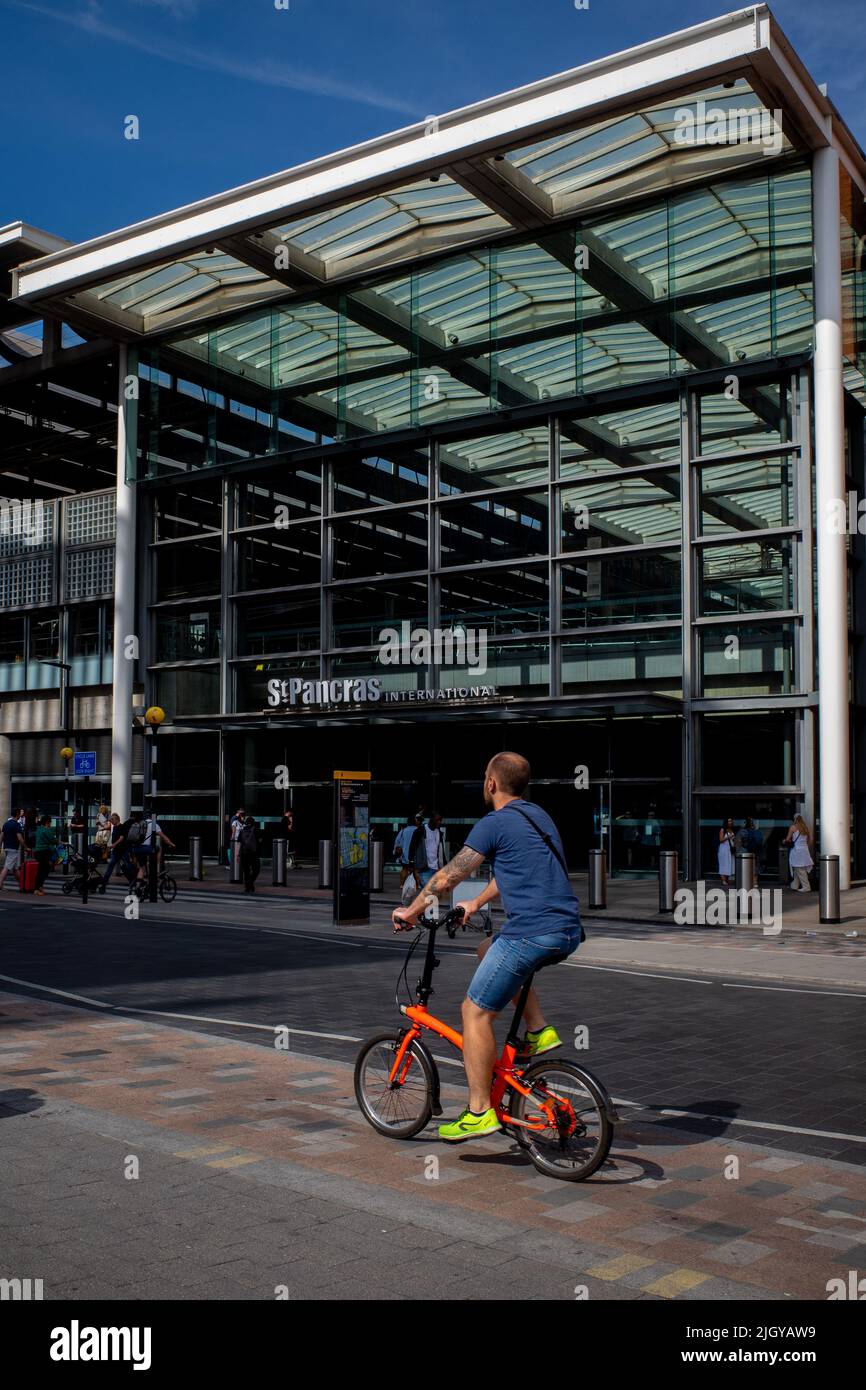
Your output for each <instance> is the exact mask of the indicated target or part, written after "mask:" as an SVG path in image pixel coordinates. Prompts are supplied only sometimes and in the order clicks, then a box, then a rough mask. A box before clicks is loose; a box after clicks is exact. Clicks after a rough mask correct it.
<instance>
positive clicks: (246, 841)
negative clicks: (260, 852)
mask: <svg viewBox="0 0 866 1390" xmlns="http://www.w3.org/2000/svg"><path fill="white" fill-rule="evenodd" d="M257 831H258V827H257V826H256V825H245V826H243V828H242V829H241V833H240V841H241V849H245V850H250V851H252V852H253V853H255V851H256V850H257V849H258V847H259V837H258V833H257Z"/></svg>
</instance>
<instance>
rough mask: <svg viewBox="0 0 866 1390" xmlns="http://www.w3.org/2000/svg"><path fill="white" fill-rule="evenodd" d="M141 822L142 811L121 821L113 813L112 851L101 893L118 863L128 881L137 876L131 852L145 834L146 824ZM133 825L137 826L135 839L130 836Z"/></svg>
mask: <svg viewBox="0 0 866 1390" xmlns="http://www.w3.org/2000/svg"><path fill="white" fill-rule="evenodd" d="M141 822H142V813H141V811H132V812H130V815H129V819H128V820H125V821H121V819H120V816H119V815H118V814H117V812H116V811H115V812H114V813H113V815H112V817H111V851H110V853H109V856H108V865H107V867H106V870H105V873H104V875H103V878H102V883H101V884H100V885H99V892H100V893H104V892H105V890H106V888H107V887H108V883H109V880H110V878H111V875H112V874H113V873H114V871H115V869H116V868H117V866H118V864H119V865H120V868H121V872H122V873H124V874H125V875H126V879H127V881H128V882H130V883H131V882H132V880H133V878H135V869H134V868H133V865H132V861H131V859H130V854H131V853H132V851H133V850H134V848H135V846H136V845H137V844H139V843H140V841H141V839H142V837H143V835H144V826H143V825H142V823H141ZM133 827H134V828H135V838H134V840H133V839H131V838H130V837H131V836H132V832H133Z"/></svg>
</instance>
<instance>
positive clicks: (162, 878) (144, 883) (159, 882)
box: [130, 868, 177, 903]
mask: <svg viewBox="0 0 866 1390" xmlns="http://www.w3.org/2000/svg"><path fill="white" fill-rule="evenodd" d="M156 888H157V892H158V893H159V896H160V897H161V898H162V901H163V902H164V903H173V902H174V900H175V898H176V897H177V879H175V878H172V876H171V874H170V873H169V872H168V870H167V869H165V868H161V869H160V870H159V872H158V874H157V878H156ZM130 892H132V893H134V894H135V896H136V897H137V898H138V900H139V902H142V903H143V902H146V901H147V898H148V894H149V893H150V884H149V882H148V880H147V878H135V879H133V881H132V883H131V884H130Z"/></svg>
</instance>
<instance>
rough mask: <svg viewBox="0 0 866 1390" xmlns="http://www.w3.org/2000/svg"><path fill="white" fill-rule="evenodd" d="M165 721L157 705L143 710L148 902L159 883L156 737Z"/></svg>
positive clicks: (153, 896) (153, 899)
mask: <svg viewBox="0 0 866 1390" xmlns="http://www.w3.org/2000/svg"><path fill="white" fill-rule="evenodd" d="M164 719H165V710H164V709H160V707H159V705H151V706H150V708H149V709H148V710H145V714H144V721H145V723H146V724H147V726H148V728H149V729H150V859H149V862H148V866H147V878H148V889H149V891H148V899H149V901H150V902H152V903H155V902H156V901H157V897H158V894H157V884H158V881H159V875H158V868H159V866H158V863H157V860H158V858H159V846H158V844H157V839H156V783H157V765H156V736H157V734H158V733H159V726H160V724H161V723H162V722H163V720H164Z"/></svg>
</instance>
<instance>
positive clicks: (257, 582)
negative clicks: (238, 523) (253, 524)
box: [237, 522, 322, 592]
mask: <svg viewBox="0 0 866 1390" xmlns="http://www.w3.org/2000/svg"><path fill="white" fill-rule="evenodd" d="M237 552H238V570H237V591H238V592H241V591H243V590H245V589H285V588H286V587H288V586H289V585H293V584H315V583H318V581H319V579H320V578H321V573H322V562H321V553H322V528H321V526H320V525H319V523H318V522H314V523H312V524H310V525H301V526H288V527H285V528H274V529H273V530H271V531H258V532H256V533H255V534H254V535H246V536H241V537H240V538H239V539H238V547H237Z"/></svg>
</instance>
